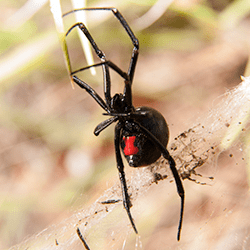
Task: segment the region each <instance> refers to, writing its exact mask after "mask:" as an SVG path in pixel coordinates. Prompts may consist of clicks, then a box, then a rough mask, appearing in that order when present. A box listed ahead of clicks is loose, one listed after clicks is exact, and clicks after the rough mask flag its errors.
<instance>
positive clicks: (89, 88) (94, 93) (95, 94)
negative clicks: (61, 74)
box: [72, 76, 110, 113]
mask: <svg viewBox="0 0 250 250" xmlns="http://www.w3.org/2000/svg"><path fill="white" fill-rule="evenodd" d="M72 79H73V81H74V82H75V83H76V84H77V85H78V86H79V87H81V88H82V89H85V90H86V91H87V92H88V93H89V94H90V95H91V96H92V97H93V98H94V99H95V101H96V102H97V103H98V104H99V105H100V106H101V107H102V108H103V109H104V110H105V111H107V112H108V113H109V112H110V110H109V108H108V106H107V105H106V103H105V102H104V101H103V99H102V98H101V97H100V96H99V95H98V94H97V93H96V92H95V90H93V89H92V88H91V87H90V86H89V85H88V84H87V83H85V82H84V81H82V80H81V79H79V78H78V77H77V76H73V77H72Z"/></svg>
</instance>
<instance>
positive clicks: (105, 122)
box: [94, 116, 118, 136]
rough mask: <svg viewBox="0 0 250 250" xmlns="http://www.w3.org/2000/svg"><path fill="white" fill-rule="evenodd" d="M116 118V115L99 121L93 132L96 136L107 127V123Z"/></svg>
mask: <svg viewBox="0 0 250 250" xmlns="http://www.w3.org/2000/svg"><path fill="white" fill-rule="evenodd" d="M117 120H118V117H117V116H113V117H110V118H109V119H107V120H105V121H103V122H101V123H100V124H98V125H97V126H96V128H95V130H94V134H95V135H96V136H98V135H99V134H100V133H101V132H102V131H103V130H104V129H105V128H107V127H108V126H109V125H111V124H112V123H113V122H116V121H117Z"/></svg>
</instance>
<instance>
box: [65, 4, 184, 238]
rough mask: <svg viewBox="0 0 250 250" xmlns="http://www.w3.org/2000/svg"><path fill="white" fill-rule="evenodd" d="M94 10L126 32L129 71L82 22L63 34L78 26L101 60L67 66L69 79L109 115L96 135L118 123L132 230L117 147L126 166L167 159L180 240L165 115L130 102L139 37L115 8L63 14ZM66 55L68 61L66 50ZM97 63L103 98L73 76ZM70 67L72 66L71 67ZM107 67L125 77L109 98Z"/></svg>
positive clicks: (117, 145) (117, 139)
mask: <svg viewBox="0 0 250 250" xmlns="http://www.w3.org/2000/svg"><path fill="white" fill-rule="evenodd" d="M96 10H102V11H111V12H112V13H113V14H114V15H115V17H116V18H117V19H118V20H119V21H120V23H121V25H122V26H123V28H124V29H125V31H126V32H127V34H128V35H129V37H130V39H131V41H132V43H133V46H134V48H133V52H132V56H131V59H130V65H129V68H128V72H127V73H126V72H124V71H122V70H121V69H120V68H119V67H118V66H117V65H115V64H114V63H113V62H111V61H109V60H107V59H106V56H105V54H104V53H103V52H102V51H101V50H100V49H99V48H98V46H97V44H96V43H95V41H94V39H93V37H92V36H91V34H90V33H89V31H88V30H87V28H86V27H85V25H84V24H83V23H81V22H79V23H76V24H74V25H73V26H72V27H71V28H70V29H69V30H68V31H67V33H66V34H65V38H66V36H67V35H68V34H69V33H70V32H71V31H72V30H73V29H74V28H79V29H80V30H81V31H82V32H83V34H84V35H85V36H86V38H87V39H88V40H89V42H90V44H91V46H92V47H93V49H94V50H95V53H96V54H97V56H98V57H99V59H100V60H101V62H100V63H97V64H93V65H90V66H87V67H84V68H81V69H78V70H76V71H71V69H70V76H71V79H72V80H73V81H74V82H75V83H76V84H77V85H78V86H79V87H81V88H83V89H85V90H86V91H87V92H88V93H89V94H90V95H91V96H92V97H93V98H94V99H95V101H96V102H97V103H98V104H99V105H100V106H101V107H102V108H103V109H104V110H105V111H106V113H104V115H107V116H110V118H108V119H107V120H105V121H103V122H101V123H100V124H98V125H97V127H96V128H95V130H94V134H95V135H96V136H97V135H99V133H100V132H101V131H102V130H104V129H105V128H107V127H108V126H109V125H111V124H112V123H114V122H118V123H117V124H116V126H115V139H114V144H115V154H116V162H117V169H118V171H119V178H120V181H121V188H122V195H123V205H124V208H125V209H126V211H127V214H128V217H129V220H130V222H131V225H132V227H133V229H134V231H135V233H138V231H137V229H136V226H135V224H134V221H133V218H132V215H131V213H130V208H131V207H132V204H131V201H130V197H129V194H128V188H127V184H126V179H125V173H124V165H123V162H122V157H121V152H120V148H121V149H122V152H123V154H124V156H125V158H126V160H127V161H128V164H129V166H131V167H142V166H147V165H150V164H152V163H154V162H155V161H156V160H157V159H158V158H159V157H160V156H161V155H162V156H163V157H164V158H165V159H167V160H168V162H169V165H170V169H171V171H172V173H173V176H174V179H175V182H176V186H177V191H178V194H179V196H180V198H181V210H180V221H179V227H178V234H177V239H178V240H180V232H181V228H182V220H183V211H184V188H183V185H182V182H181V179H180V177H179V174H178V171H177V169H176V167H175V166H176V164H175V161H174V159H173V158H172V157H171V155H170V154H169V152H168V150H167V149H166V146H167V143H168V139H169V130H168V126H167V123H166V121H165V119H164V117H163V116H162V115H161V114H160V113H159V112H158V111H157V110H155V109H153V108H149V107H138V108H134V106H133V105H132V91H131V85H132V82H133V78H134V73H135V67H136V63H137V59H138V54H139V41H138V39H137V38H136V37H135V35H134V33H133V31H132V30H131V29H130V27H129V25H128V23H127V22H126V20H125V19H124V17H123V16H122V15H121V13H120V12H119V11H118V10H117V9H116V8H84V9H76V10H73V11H70V12H67V13H65V14H64V15H63V17H64V16H66V15H68V14H70V13H73V12H76V11H96ZM65 44H66V43H65ZM66 56H67V58H68V60H69V56H68V52H67V55H66ZM69 65H70V63H69ZM97 66H102V69H103V76H104V97H105V101H104V100H103V99H102V98H101V97H100V96H99V95H98V94H97V93H96V91H95V90H94V89H92V88H91V87H90V86H89V85H88V84H87V83H85V82H84V81H82V80H81V79H79V78H78V77H77V76H76V75H75V74H76V73H78V72H80V71H83V70H86V69H89V68H91V67H97ZM69 67H70V68H71V66H69ZM109 68H111V69H112V70H114V71H115V72H116V73H118V74H119V75H120V76H121V77H122V78H123V79H124V83H125V86H124V92H123V94H121V93H120V94H115V95H114V96H113V97H111V81H110V72H109Z"/></svg>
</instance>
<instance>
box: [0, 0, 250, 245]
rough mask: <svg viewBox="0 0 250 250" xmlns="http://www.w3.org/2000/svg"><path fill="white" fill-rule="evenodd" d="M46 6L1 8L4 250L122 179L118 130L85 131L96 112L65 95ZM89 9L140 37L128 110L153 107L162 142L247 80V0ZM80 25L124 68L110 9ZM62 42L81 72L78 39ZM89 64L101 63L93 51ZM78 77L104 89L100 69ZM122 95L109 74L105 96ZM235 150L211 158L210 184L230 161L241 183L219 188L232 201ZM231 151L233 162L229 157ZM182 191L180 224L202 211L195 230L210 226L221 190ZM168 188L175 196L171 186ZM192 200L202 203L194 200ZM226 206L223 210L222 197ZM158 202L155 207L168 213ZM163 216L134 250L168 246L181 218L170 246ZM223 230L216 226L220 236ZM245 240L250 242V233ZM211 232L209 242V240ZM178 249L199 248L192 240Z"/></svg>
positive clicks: (76, 93)
mask: <svg viewBox="0 0 250 250" xmlns="http://www.w3.org/2000/svg"><path fill="white" fill-rule="evenodd" d="M49 4H50V3H49V2H48V1H35V0H33V1H31V0H30V1H22V0H19V1H12V0H8V1H7V0H2V1H1V2H0V8H1V16H0V22H1V23H0V29H1V31H0V32H1V35H0V51H1V55H0V82H1V84H0V138H1V140H0V145H1V147H0V148H1V151H0V248H1V249H4V248H9V247H11V246H13V245H15V244H18V243H20V242H22V241H23V240H24V239H25V238H27V237H28V236H29V235H33V234H37V233H39V232H40V231H42V230H43V229H44V228H46V227H48V226H49V225H50V224H52V223H58V222H60V221H61V220H63V219H64V218H67V217H68V216H69V215H70V214H71V213H72V212H73V211H74V210H75V209H77V208H79V207H82V206H83V204H85V206H88V204H91V203H92V202H93V201H95V199H96V198H97V197H98V196H99V195H100V194H102V193H103V191H104V190H105V189H107V187H109V186H111V185H112V184H113V183H114V182H116V181H117V180H118V176H117V170H116V162H115V155H114V145H113V139H114V135H113V129H114V127H113V126H111V127H110V128H108V129H106V130H105V131H104V132H102V133H101V134H100V135H99V136H98V137H96V136H94V135H93V131H94V128H95V126H96V125H97V124H99V123H100V122H101V121H103V120H104V118H105V117H103V116H102V112H103V110H102V109H101V108H100V107H99V106H98V105H97V104H96V102H94V101H93V99H92V98H91V97H90V96H89V95H88V94H87V93H86V92H85V91H83V90H82V89H80V88H78V86H75V88H74V89H73V88H72V85H71V83H70V79H69V76H68V73H67V69H66V66H65V61H64V57H63V52H62V49H61V47H60V43H59V39H58V35H57V32H56V28H55V24H54V20H53V17H52V14H51V12H50V5H49ZM61 4H62V11H63V13H65V12H67V11H70V10H72V9H73V8H72V5H71V2H70V1H66V0H65V1H61ZM87 6H106V7H110V6H114V7H116V8H118V9H119V11H120V12H121V13H122V14H123V16H124V17H125V18H126V20H127V21H128V23H129V24H130V26H131V28H132V30H133V31H134V33H135V34H136V36H137V38H138V39H139V41H140V55H139V60H138V64H137V70H136V73H135V78H134V84H133V98H134V99H133V101H134V106H143V105H144V106H151V107H153V108H156V109H157V110H159V111H160V112H161V113H162V114H163V115H164V117H165V118H166V120H167V122H168V125H169V129H170V142H171V141H172V140H173V138H175V137H176V136H177V135H178V134H180V133H182V132H183V131H184V130H188V129H189V128H190V127H191V126H193V125H194V122H195V120H196V119H197V118H198V117H199V116H201V115H202V114H204V113H206V112H207V111H208V110H209V109H210V108H211V106H212V104H213V101H214V100H215V99H216V98H218V97H219V96H221V95H222V94H224V93H225V91H226V90H228V89H231V88H233V87H235V86H237V85H238V84H239V83H240V82H241V79H240V75H245V76H248V75H249V71H247V62H248V58H249V51H250V50H249V44H250V2H249V1H248V0H238V1H232V0H223V1H216V0H207V1H206V0H176V1H173V2H172V3H171V4H170V5H169V7H168V5H167V1H161V0H159V1H158V2H157V1H153V0H146V1H133V0H126V1H124V0H117V1H98V0H96V1H87ZM87 20H88V27H89V29H90V31H91V34H92V35H93V37H94V38H95V40H96V42H97V44H98V45H99V47H100V48H101V49H102V50H103V51H104V52H105V54H106V56H107V58H108V59H110V60H112V61H113V62H115V63H116V64H117V65H119V66H120V67H121V68H122V69H123V70H124V71H127V68H128V63H129V60H130V56H131V52H132V48H133V46H132V43H131V41H130V40H129V38H128V37H127V35H126V33H125V32H124V30H123V29H122V27H121V25H120V23H119V22H117V20H116V19H115V18H114V17H113V15H112V14H111V13H102V14H100V13H97V12H95V13H91V14H90V15H89V17H88V19H87ZM64 21H65V28H66V29H67V28H69V27H70V26H71V25H72V24H73V23H74V21H72V17H71V16H69V17H68V16H67V17H65V19H64ZM67 42H68V47H69V54H70V57H71V62H72V67H73V68H74V69H78V68H79V67H83V66H86V62H85V59H84V54H83V52H82V49H81V46H80V44H79V42H78V41H77V38H76V37H75V35H74V32H72V34H70V36H69V37H68V38H67ZM94 58H95V61H96V62H98V60H97V58H96V57H95V55H94ZM247 72H248V73H247ZM81 78H82V79H84V80H85V81H86V82H87V83H89V84H90V85H91V86H93V88H95V90H96V91H97V92H98V93H99V94H102V91H103V89H102V75H101V71H100V70H98V69H97V75H94V76H93V75H91V74H90V72H84V73H82V74H81ZM122 89H123V82H122V80H121V79H120V78H119V77H118V76H117V75H116V74H112V93H116V92H121V91H122ZM241 143H243V142H241ZM245 143H246V142H245ZM241 145H242V144H241ZM247 147H248V145H245V148H247ZM240 149H242V146H236V147H235V151H236V153H235V152H234V151H233V149H231V151H230V153H228V152H224V153H222V154H220V155H219V156H218V158H217V159H216V169H217V170H216V171H217V172H218V173H217V176H216V177H215V178H217V180H220V178H221V180H222V182H223V181H225V179H226V180H230V178H231V177H230V176H231V175H230V174H229V173H230V172H229V170H228V169H230V168H229V166H231V165H230V164H232V169H234V171H237V172H236V173H237V174H235V173H234V174H233V176H234V177H235V178H237V179H233V180H234V184H235V185H234V186H232V185H231V184H232V182H233V181H232V182H230V183H228V182H227V185H226V186H223V187H224V188H225V189H223V192H224V190H226V191H225V192H229V187H232V188H233V190H234V191H235V194H234V196H235V197H237V198H239V197H241V198H242V199H243V201H245V197H246V196H244V195H247V192H248V179H247V175H246V168H245V162H242V160H241V159H242V158H244V157H246V155H244V154H245V153H246V152H247V153H249V151H244V152H240V151H242V150H240ZM232 152H233V153H232ZM231 154H234V155H237V154H239V156H238V158H237V157H229V155H231ZM225 163H226V164H227V165H226V166H227V167H228V168H226V169H224V168H223V166H225ZM220 164H221V166H222V170H221V171H220V170H219V169H220ZM235 166H237V170H235V168H234V167H235ZM208 172H209V171H208ZM213 173H214V172H213ZM217 184H218V183H217ZM221 185H222V184H219V187H221ZM184 186H186V193H187V196H189V198H188V201H187V204H186V209H187V212H186V213H187V214H190V216H189V217H188V216H187V215H186V217H187V219H186V224H189V223H190V225H191V224H192V220H195V218H196V219H197V217H195V215H197V213H198V212H197V211H199V213H198V214H199V216H198V217H199V218H200V219H201V218H203V217H202V216H203V215H204V216H205V217H204V218H203V219H204V221H205V222H204V221H203V222H202V223H201V224H199V223H198V222H196V223H197V224H196V227H197V230H199V229H200V227H201V225H204V223H205V224H206V222H207V221H209V220H212V214H216V213H219V212H218V211H220V209H217V207H213V205H211V203H209V202H208V201H209V198H210V197H209V195H210V194H213V195H214V194H215V193H217V191H218V187H217V188H215V191H214V192H211V189H209V187H210V186H201V185H197V184H195V183H194V182H190V183H189V182H188V181H185V182H184ZM213 187H214V186H213ZM216 190H217V191H216ZM203 191H204V192H207V193H205V194H204V193H203ZM173 192H176V191H175V189H174V188H173ZM197 192H198V193H199V195H197ZM166 195H167V194H166ZM175 195H176V196H177V194H175ZM192 195H194V196H196V198H197V199H199V200H197V199H196V200H195V201H194V200H193V198H190V197H191V196H192ZM153 196H155V194H154V195H153ZM149 197H150V196H149ZM218 197H221V196H220V195H219V194H218ZM230 197H231V196H230ZM247 198H249V197H248V196H247ZM148 199H150V198H148ZM156 200H157V198H156ZM216 201H217V202H218V203H221V201H222V200H221V198H218V200H216ZM237 201H238V199H237ZM241 201H242V200H241ZM223 202H225V203H226V201H225V200H224V199H223ZM235 202H236V201H234V202H231V200H230V202H228V203H227V204H229V203H230V204H232V203H233V204H234V205H235ZM156 203H157V201H156ZM156 203H155V204H154V205H155V206H156V207H157V204H156ZM208 203H209V205H208V206H206V204H208ZM218 203H217V204H218ZM243 203H244V204H245V205H246V203H245V202H243ZM178 204H179V203H178V202H177V205H178ZM238 204H239V203H238ZM147 205H148V204H147V203H145V206H147ZM165 205H166V207H165V208H164V209H162V210H161V212H162V211H163V210H164V211H168V210H169V209H170V208H169V206H168V204H165ZM211 206H212V207H211ZM178 207H179V205H178ZM225 207H226V205H225V206H224V207H223V208H221V210H223V209H225ZM194 208H195V209H196V210H193V209H194ZM247 208H249V207H248V206H247ZM229 210H230V209H229ZM194 211H195V212H194ZM208 214H209V215H208ZM191 215H193V216H194V217H195V218H193V217H192V216H191ZM206 216H207V217H206ZM160 217H161V219H160V220H159V221H161V222H159V224H158V225H155V228H150V230H149V231H150V233H149V232H148V234H147V237H146V238H147V243H144V244H143V247H142V249H176V244H177V243H176V236H175V234H176V229H177V225H178V224H177V221H178V213H177V215H176V220H175V221H173V222H171V223H173V228H174V229H173V232H172V233H171V238H172V240H171V238H170V237H165V235H167V234H168V233H166V232H168V231H166V230H167V229H166V228H167V227H168V225H167V222H168V220H169V219H167V216H166V215H165V213H164V212H162V214H161V215H160ZM223 219H224V220H225V219H226V217H225V216H223ZM213 223H214V222H213ZM232 223H233V222H232ZM210 225H211V224H210ZM212 225H213V224H212ZM241 225H242V224H241ZM183 228H184V229H183V238H184V241H185V239H186V242H187V241H188V238H187V236H186V238H185V232H186V233H188V228H189V229H190V228H191V226H189V227H188V226H186V231H185V220H184V225H183ZM247 228H248V227H247ZM222 229H223V227H222V226H220V230H218V231H222ZM218 231H216V232H217V233H218ZM189 233H191V232H189ZM213 234H215V232H213ZM246 234H247V235H249V230H248V231H247V233H246ZM163 235H164V237H163ZM210 236H211V238H212V239H213V241H216V239H217V238H216V235H210ZM191 239H192V238H191V237H190V240H191ZM194 242H195V241H194V240H192V243H193V244H194ZM241 242H243V240H242V241H241ZM197 244H198V243H197ZM90 245H91V243H90ZM166 246H169V247H168V248H167V247H166ZM182 248H183V249H195V247H194V245H192V247H190V248H189V247H187V245H183V247H182ZM97 249H98V248H97ZM128 249H133V247H132V248H128ZM197 249H200V248H197ZM203 249H204V248H203ZM207 249H209V247H208V248H207ZM211 249H212V248H211ZM213 249H215V248H213ZM216 249H220V248H219V247H218V248H216ZM223 249H225V248H223ZM227 249H230V248H227ZM234 249H239V248H234Z"/></svg>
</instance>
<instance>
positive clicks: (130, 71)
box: [63, 7, 139, 83]
mask: <svg viewBox="0 0 250 250" xmlns="http://www.w3.org/2000/svg"><path fill="white" fill-rule="evenodd" d="M92 10H103V11H112V13H113V14H114V15H115V17H116V18H117V19H118V20H119V21H120V23H121V25H122V26H123V28H124V29H125V31H126V32H127V34H128V35H129V37H130V39H131V41H132V43H133V45H134V48H133V52H132V56H131V59H130V65H129V69H128V75H129V77H130V80H131V83H132V82H133V78H134V72H135V66H136V63H137V59H138V54H139V41H138V39H137V38H136V36H135V35H134V33H133V31H132V30H131V28H130V27H129V25H128V23H127V21H126V20H125V19H124V17H123V16H122V14H121V13H120V12H119V11H118V10H117V9H116V8H102V7H101V8H84V9H76V10H72V11H70V12H67V13H65V14H64V15H63V17H64V16H66V15H69V14H71V13H73V12H77V11H92Z"/></svg>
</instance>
